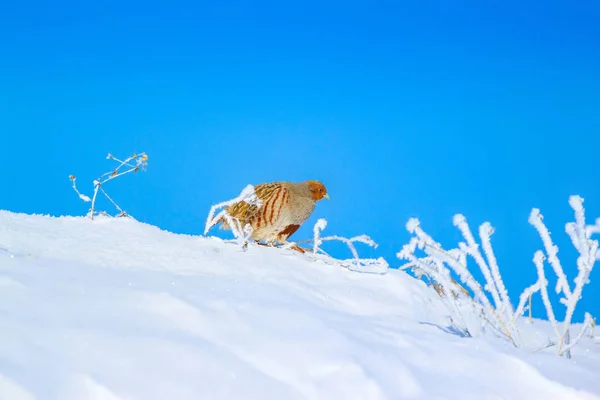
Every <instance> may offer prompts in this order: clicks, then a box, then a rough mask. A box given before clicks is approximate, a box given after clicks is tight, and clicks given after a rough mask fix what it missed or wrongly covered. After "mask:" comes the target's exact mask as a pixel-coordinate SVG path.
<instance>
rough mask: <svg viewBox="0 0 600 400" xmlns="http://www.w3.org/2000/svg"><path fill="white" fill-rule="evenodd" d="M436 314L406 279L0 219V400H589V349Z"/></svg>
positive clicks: (598, 391) (597, 386)
mask: <svg viewBox="0 0 600 400" xmlns="http://www.w3.org/2000/svg"><path fill="white" fill-rule="evenodd" d="M447 313H448V310H447V308H445V307H443V305H442V304H441V302H440V299H439V297H438V296H437V294H436V293H435V291H434V290H433V289H431V288H428V287H427V286H426V285H425V284H424V283H423V282H421V281H418V280H416V279H414V278H412V277H411V276H410V275H408V274H406V273H405V272H403V271H398V270H389V271H387V273H385V274H368V273H360V272H355V271H351V270H348V269H345V268H341V267H340V266H338V265H336V264H334V263H331V262H329V261H328V259H327V258H326V257H324V256H320V257H319V258H318V259H317V260H314V259H313V256H312V255H310V254H305V255H302V254H299V253H297V252H294V251H292V250H285V249H275V248H263V247H258V246H249V248H248V249H247V251H242V250H241V249H240V248H239V246H237V245H235V244H231V243H227V242H224V241H222V240H219V239H215V238H203V237H196V236H187V235H177V234H173V233H169V232H166V231H162V230H160V229H158V228H156V227H153V226H150V225H147V224H143V223H140V222H136V221H134V220H131V219H122V218H118V219H115V218H97V219H95V220H93V221H92V220H90V219H86V218H79V217H61V218H53V217H47V216H36V215H24V214H15V213H11V212H7V211H0V314H1V318H0V321H1V322H0V323H1V324H2V326H1V329H0V399H9V400H21V399H61V400H62V399H66V400H82V399H111V400H112V399H140V400H142V399H143V400H153V399H157V400H164V399H181V400H186V399H328V400H330V399H461V400H466V399H477V400H479V399H502V398H506V399H532V398H535V399H537V398H543V399H561V400H562V399H600V344H598V339H594V338H586V339H584V340H582V342H581V344H580V345H579V346H578V347H576V348H574V349H573V359H572V360H567V359H566V358H560V357H557V356H556V355H555V354H554V353H553V352H552V350H542V351H540V352H538V353H536V354H530V353H527V352H524V351H520V350H518V349H515V348H514V347H512V346H511V345H510V344H508V343H506V342H503V341H501V340H497V339H495V338H492V337H485V336H484V337H477V338H464V337H461V336H460V335H459V334H457V333H456V332H454V331H453V329H452V328H451V327H449V323H448V315H447ZM522 325H523V326H522V327H521V332H522V333H523V334H524V335H528V337H529V338H530V339H532V340H539V342H540V343H544V342H545V341H547V338H548V337H549V335H551V334H552V327H551V326H550V325H549V324H548V323H546V322H544V321H540V320H534V322H533V324H532V325H528V324H526V323H525V321H522Z"/></svg>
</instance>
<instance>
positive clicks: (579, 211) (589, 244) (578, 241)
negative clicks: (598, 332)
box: [529, 195, 598, 358]
mask: <svg viewBox="0 0 600 400" xmlns="http://www.w3.org/2000/svg"><path fill="white" fill-rule="evenodd" d="M569 205H570V206H571V208H573V211H574V213H575V222H569V223H567V224H566V225H565V231H566V233H567V235H568V236H569V238H570V239H571V242H572V243H573V246H574V247H575V249H577V251H578V252H579V257H578V258H577V270H578V274H577V277H576V278H575V279H574V282H575V288H574V289H573V290H571V287H570V286H569V282H568V280H567V278H566V276H565V274H564V271H563V269H562V266H561V265H560V261H559V260H558V257H557V253H558V247H557V246H555V245H554V243H552V240H551V239H550V234H549V232H548V229H547V228H546V226H545V225H544V223H543V222H542V219H543V217H542V215H541V214H540V212H539V210H538V209H533V210H532V212H531V215H530V217H529V223H530V224H532V225H533V226H534V227H535V228H536V229H537V231H538V232H539V234H540V237H541V238H542V241H543V243H544V248H545V249H546V253H547V254H548V260H549V262H550V264H551V265H552V268H553V269H554V272H555V273H556V275H557V277H558V282H557V286H556V292H557V293H558V294H560V293H561V292H562V293H563V295H564V296H563V297H562V298H561V299H560V302H561V303H562V304H564V305H565V306H566V307H567V310H566V313H565V319H564V321H563V323H562V329H559V328H558V323H557V322H556V318H555V316H554V310H553V309H552V305H551V304H550V300H549V299H548V292H547V290H546V285H547V282H546V278H545V276H544V268H543V261H544V258H545V257H544V254H543V253H542V252H541V251H537V252H536V254H535V257H534V263H535V265H536V268H537V271H538V276H539V281H540V283H541V293H542V300H543V302H544V306H545V307H546V313H547V314H548V319H549V320H550V322H551V323H552V325H553V327H554V331H555V334H556V337H557V339H558V346H557V352H558V354H559V355H563V354H565V355H566V356H567V358H570V357H571V353H570V349H571V348H572V347H573V345H574V344H575V343H576V342H577V341H578V340H579V339H580V338H581V337H582V336H583V333H580V334H579V335H577V336H576V337H575V339H574V340H573V342H571V333H570V327H571V320H572V318H573V313H574V311H575V307H576V306H577V302H578V301H579V299H580V298H581V294H582V291H583V286H585V284H586V283H587V282H588V278H589V275H590V273H591V271H592V269H593V267H594V263H595V261H596V258H597V255H598V241H597V240H591V239H590V237H591V235H592V234H593V233H594V229H590V227H589V226H586V224H585V210H584V208H583V198H581V197H580V196H576V195H575V196H571V197H569ZM590 318H591V317H590ZM587 324H591V322H589V321H587ZM587 327H588V325H586V324H585V322H584V327H583V328H582V330H585V329H587Z"/></svg>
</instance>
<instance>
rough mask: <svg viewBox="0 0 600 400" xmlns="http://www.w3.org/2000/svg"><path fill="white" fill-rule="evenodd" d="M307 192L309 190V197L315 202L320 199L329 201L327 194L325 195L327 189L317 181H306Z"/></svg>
mask: <svg viewBox="0 0 600 400" xmlns="http://www.w3.org/2000/svg"><path fill="white" fill-rule="evenodd" d="M307 183H308V190H310V195H311V196H312V198H313V199H314V200H315V201H319V200H321V199H327V200H329V194H327V188H326V187H325V185H323V184H322V183H321V182H319V181H308V182H307Z"/></svg>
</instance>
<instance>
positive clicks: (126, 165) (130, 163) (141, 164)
mask: <svg viewBox="0 0 600 400" xmlns="http://www.w3.org/2000/svg"><path fill="white" fill-rule="evenodd" d="M106 159H107V160H114V161H116V162H117V163H118V165H117V167H116V168H115V169H113V170H111V171H109V172H106V173H104V174H102V175H100V177H99V178H98V179H95V180H94V182H93V183H94V194H93V196H92V198H91V199H90V198H89V197H88V196H86V195H84V194H82V193H81V192H80V191H79V190H78V189H77V184H76V180H77V178H75V175H70V176H69V179H70V180H71V183H72V186H73V190H75V192H76V193H77V195H78V196H79V198H80V199H81V200H83V201H85V202H86V203H92V204H91V206H90V209H89V211H88V214H87V215H88V216H89V217H90V218H91V219H94V216H95V215H99V214H102V215H107V213H106V212H98V211H96V199H97V197H98V192H101V193H102V194H103V195H104V196H105V197H106V198H107V199H108V201H110V202H111V203H112V205H113V206H115V208H116V209H117V210H118V211H119V213H118V214H117V215H116V216H117V217H127V216H130V215H129V214H127V213H126V212H125V211H123V209H122V208H121V207H119V206H118V205H117V203H115V201H114V200H113V199H112V198H111V197H110V196H109V195H108V193H106V191H105V190H104V184H105V183H107V182H108V181H110V180H113V179H116V178H118V177H120V176H123V175H125V174H129V173H132V172H138V171H140V170H142V171H145V170H146V167H147V166H148V156H147V155H146V153H141V154H133V155H132V156H130V157H128V158H126V159H125V160H119V159H118V158H116V157H114V156H113V155H112V154H108V155H107V156H106Z"/></svg>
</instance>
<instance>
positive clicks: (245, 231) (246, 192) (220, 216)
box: [204, 185, 262, 246]
mask: <svg viewBox="0 0 600 400" xmlns="http://www.w3.org/2000/svg"><path fill="white" fill-rule="evenodd" d="M240 201H244V202H246V203H248V204H251V205H256V206H257V207H259V208H260V207H261V206H262V200H261V199H260V198H259V197H258V196H257V195H256V193H255V192H254V186H253V185H247V186H246V187H245V188H244V189H243V190H242V191H241V193H240V194H239V195H238V196H237V197H236V198H234V199H231V200H226V201H223V202H221V203H219V204H215V205H213V206H212V207H211V208H210V211H209V212H208V217H207V218H206V224H205V226H204V236H206V235H207V234H208V231H209V230H210V228H212V227H213V226H215V225H216V224H218V223H219V222H220V221H222V220H225V221H226V222H227V224H228V225H229V226H230V227H231V232H232V233H233V236H234V237H235V239H236V240H237V241H238V243H240V244H241V245H243V246H246V245H247V243H248V240H249V238H250V235H252V227H251V226H250V224H246V225H245V226H242V223H241V221H240V220H239V219H237V218H235V217H232V216H231V215H229V213H228V212H227V207H228V206H231V205H233V204H236V203H239V202H240ZM219 209H221V211H219V212H218V213H217V214H216V215H215V213H216V212H217V210H219Z"/></svg>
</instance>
